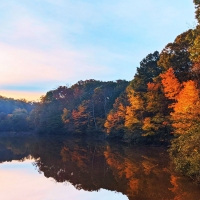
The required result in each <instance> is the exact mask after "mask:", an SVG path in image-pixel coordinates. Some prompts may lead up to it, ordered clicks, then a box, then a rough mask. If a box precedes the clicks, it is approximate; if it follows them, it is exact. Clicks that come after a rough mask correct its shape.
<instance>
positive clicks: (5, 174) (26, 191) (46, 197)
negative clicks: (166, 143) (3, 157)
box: [0, 160, 128, 200]
mask: <svg viewBox="0 0 200 200" xmlns="http://www.w3.org/2000/svg"><path fill="white" fill-rule="evenodd" d="M32 163H33V160H26V161H25V162H17V161H12V162H4V163H1V165H0V179H1V181H0V194H1V199H3V200H22V199H28V200H36V199H42V200H58V199H63V200H64V199H68V200H69V199H72V200H80V199H81V200H94V199H95V200H102V199H103V200H111V199H114V200H128V197H127V196H125V195H123V194H121V193H117V192H113V191H108V190H105V189H100V190H99V191H98V192H97V191H93V192H88V191H84V190H77V189H76V188H75V187H74V186H73V185H72V184H71V183H69V182H65V183H56V181H55V180H54V179H53V178H46V177H44V175H43V173H41V174H39V173H38V171H37V170H36V169H35V167H34V166H33V164H32Z"/></svg>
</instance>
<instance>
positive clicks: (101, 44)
mask: <svg viewBox="0 0 200 200" xmlns="http://www.w3.org/2000/svg"><path fill="white" fill-rule="evenodd" d="M193 12H194V6H193V5H192V2H191V1H190V0H186V1H185V2H184V4H183V3H182V0H177V1H176V2H174V1H172V0H169V1H165V0H161V1H156V0H149V1H146V0H141V1H140V2H138V1H136V0H125V1H121V0H116V1H113V0H110V1H107V0H102V1H96V2H94V1H91V0H85V1H80V0H73V1H72V0H65V1H64V0H56V1H55V0H41V1H23V0H10V1H9V2H8V1H6V0H2V1H1V3H0V25H1V29H0V73H1V79H0V88H1V89H2V90H3V89H4V90H5V89H6V88H7V89H9V88H10V89H12V91H13V90H19V91H22V90H24V91H27V90H30V91H31V90H32V91H34V90H35V89H34V88H38V92H39V91H43V92H44V93H45V91H46V90H50V89H52V87H55V86H58V85H62V84H66V83H75V82H77V81H78V80H80V79H90V78H94V79H100V80H116V79H119V78H121V79H128V80H130V79H132V77H133V75H134V73H135V70H136V67H137V66H138V65H139V62H140V60H142V59H143V58H144V57H145V56H146V55H147V54H148V53H151V52H153V51H155V50H161V49H162V48H163V47H164V45H166V44H167V42H171V41H172V40H173V39H174V38H175V36H176V35H177V34H178V33H181V32H182V31H184V30H186V29H187V24H186V23H187V22H191V21H193V18H194V14H193ZM189 16H190V17H189ZM31 84H32V85H33V86H32V87H31ZM23 85H25V86H26V87H22V86H23Z"/></svg>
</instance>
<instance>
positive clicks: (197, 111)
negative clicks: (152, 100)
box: [171, 80, 200, 134]
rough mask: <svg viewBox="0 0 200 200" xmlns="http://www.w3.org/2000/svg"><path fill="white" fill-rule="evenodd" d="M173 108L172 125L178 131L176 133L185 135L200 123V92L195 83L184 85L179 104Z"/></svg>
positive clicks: (178, 100) (178, 98)
mask: <svg viewBox="0 0 200 200" xmlns="http://www.w3.org/2000/svg"><path fill="white" fill-rule="evenodd" d="M173 107H174V112H172V113H171V116H172V120H173V124H172V125H173V127H174V128H175V129H176V133H178V134H184V133H186V131H188V130H189V129H190V128H192V127H193V126H194V125H195V124H196V123H197V124H198V123H200V118H199V115H200V101H199V91H198V89H197V88H196V84H195V82H194V81H191V80H190V81H187V82H184V83H183V89H182V90H181V91H180V93H179V94H178V95H177V102H176V103H175V104H174V105H173Z"/></svg>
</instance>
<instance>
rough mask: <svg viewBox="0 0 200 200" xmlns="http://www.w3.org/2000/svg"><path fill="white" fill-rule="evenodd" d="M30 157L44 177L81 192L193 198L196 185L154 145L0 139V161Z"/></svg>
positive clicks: (42, 139)
mask: <svg viewBox="0 0 200 200" xmlns="http://www.w3.org/2000/svg"><path fill="white" fill-rule="evenodd" d="M30 155H31V156H32V157H34V158H35V159H36V161H35V163H34V165H35V166H36V167H37V169H38V171H39V172H43V173H44V176H45V177H52V178H54V179H55V180H56V181H57V182H65V181H68V182H70V183H71V184H73V185H74V186H75V187H76V188H77V189H84V190H87V191H94V190H99V189H100V188H104V189H107V190H111V191H118V192H122V193H123V194H126V195H127V196H128V197H129V199H145V200H146V199H167V200H168V199H175V200H178V199H181V200H186V199H191V200H196V199H199V198H198V197H199V196H200V191H199V186H196V185H194V184H193V183H191V182H190V181H189V180H188V179H187V178H183V177H178V176H177V174H176V173H174V172H173V171H172V168H171V166H170V162H169V160H168V157H167V153H166V151H165V150H164V149H162V148H158V147H154V148H151V147H128V146H124V145H121V144H113V143H112V144H109V143H107V142H97V141H96V142H95V141H91V140H84V139H77V138H73V139H69V138H68V139H67V138H64V137H45V136H43V137H36V136H33V135H28V136H26V137H24V136H19V135H17V136H12V137H1V138H0V161H1V162H3V161H11V160H21V161H23V159H24V158H26V157H28V156H30Z"/></svg>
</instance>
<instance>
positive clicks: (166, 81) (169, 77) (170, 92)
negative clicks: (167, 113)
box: [160, 68, 181, 99]
mask: <svg viewBox="0 0 200 200" xmlns="http://www.w3.org/2000/svg"><path fill="white" fill-rule="evenodd" d="M160 76H161V78H162V85H163V87H164V94H165V96H166V97H167V98H168V99H176V97H177V95H178V93H179V92H180V90H181V84H180V83H179V81H178V79H177V78H176V77H175V75H174V70H173V69H172V68H169V69H168V70H167V72H165V73H164V74H161V75H160Z"/></svg>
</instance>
